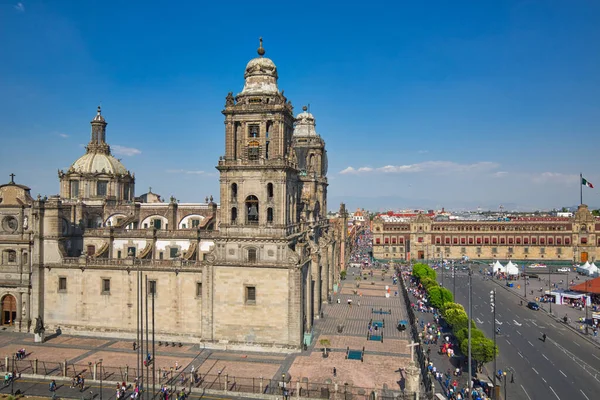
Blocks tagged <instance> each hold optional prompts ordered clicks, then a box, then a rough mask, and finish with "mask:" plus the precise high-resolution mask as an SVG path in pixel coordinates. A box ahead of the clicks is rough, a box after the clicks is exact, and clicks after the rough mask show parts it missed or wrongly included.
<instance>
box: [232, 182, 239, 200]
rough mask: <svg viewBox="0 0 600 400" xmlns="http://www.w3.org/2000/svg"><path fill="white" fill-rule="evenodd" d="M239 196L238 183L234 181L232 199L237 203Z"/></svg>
mask: <svg viewBox="0 0 600 400" xmlns="http://www.w3.org/2000/svg"><path fill="white" fill-rule="evenodd" d="M237 196H238V188H237V183H232V184H231V201H232V202H234V203H235V202H236V201H237Z"/></svg>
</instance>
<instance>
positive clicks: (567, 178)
mask: <svg viewBox="0 0 600 400" xmlns="http://www.w3.org/2000/svg"><path fill="white" fill-rule="evenodd" d="M531 180H532V181H533V182H534V183H548V182H552V183H558V184H564V185H569V184H575V183H578V182H579V175H575V174H563V173H561V172H542V173H541V174H532V175H531Z"/></svg>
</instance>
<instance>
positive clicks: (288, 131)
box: [217, 38, 298, 236]
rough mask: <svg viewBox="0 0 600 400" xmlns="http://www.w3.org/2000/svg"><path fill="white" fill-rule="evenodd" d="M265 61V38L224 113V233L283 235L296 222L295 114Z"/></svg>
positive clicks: (271, 65)
mask: <svg viewBox="0 0 600 400" xmlns="http://www.w3.org/2000/svg"><path fill="white" fill-rule="evenodd" d="M264 55H265V49H264V48H263V44H262V38H261V39H260V47H259V48H258V57H256V58H254V59H252V60H250V62H248V64H247V66H246V70H245V73H244V79H245V82H244V88H243V89H242V91H241V92H240V93H239V94H237V95H236V96H234V95H233V93H232V92H230V93H229V94H228V95H227V97H226V102H225V109H224V110H223V111H222V112H223V115H225V156H223V157H221V158H220V160H219V165H218V166H217V169H218V170H219V172H220V175H221V213H222V214H221V215H222V217H221V228H220V229H221V230H225V231H226V232H229V233H233V232H238V233H240V234H251V235H253V236H256V235H257V234H260V233H265V232H266V231H265V229H266V230H267V231H268V232H269V234H270V235H272V234H276V233H281V234H284V231H285V229H284V227H285V226H287V225H289V224H292V223H295V221H296V216H295V208H296V201H297V195H298V193H297V192H298V190H297V170H296V165H295V154H294V152H293V151H292V150H291V149H292V136H293V129H294V116H293V108H292V104H291V102H289V101H288V100H287V99H286V98H285V96H284V95H283V91H281V92H280V91H279V89H278V87H277V79H278V75H277V67H276V66H275V64H274V63H273V61H271V60H270V59H269V58H266V57H264Z"/></svg>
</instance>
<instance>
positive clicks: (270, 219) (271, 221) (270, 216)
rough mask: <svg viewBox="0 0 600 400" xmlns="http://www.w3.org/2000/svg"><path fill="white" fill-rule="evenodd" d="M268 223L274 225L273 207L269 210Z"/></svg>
mask: <svg viewBox="0 0 600 400" xmlns="http://www.w3.org/2000/svg"><path fill="white" fill-rule="evenodd" d="M267 223H269V224H271V223H273V209H272V208H271V207H269V208H267Z"/></svg>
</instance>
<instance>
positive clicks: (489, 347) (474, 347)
mask: <svg viewBox="0 0 600 400" xmlns="http://www.w3.org/2000/svg"><path fill="white" fill-rule="evenodd" d="M471 334H472V332H471ZM460 350H461V351H462V353H463V354H468V352H469V341H468V340H463V341H462V343H461V344H460ZM494 355H495V356H496V357H497V356H498V346H494V341H493V340H491V339H488V338H486V337H480V336H478V337H477V338H475V337H472V338H471V356H472V357H473V359H474V360H476V361H477V363H478V365H479V368H480V369H481V367H482V366H483V364H485V363H487V362H490V361H492V360H493V359H494Z"/></svg>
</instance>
